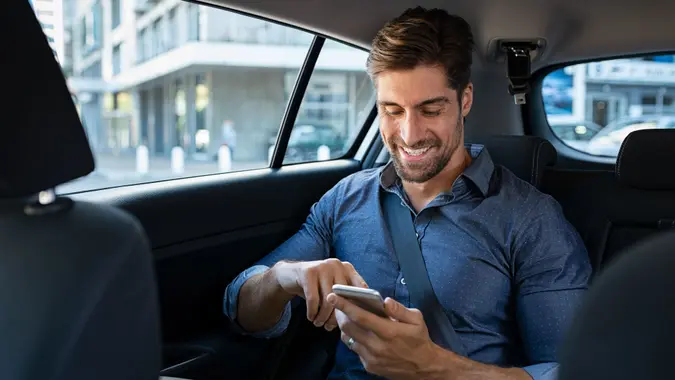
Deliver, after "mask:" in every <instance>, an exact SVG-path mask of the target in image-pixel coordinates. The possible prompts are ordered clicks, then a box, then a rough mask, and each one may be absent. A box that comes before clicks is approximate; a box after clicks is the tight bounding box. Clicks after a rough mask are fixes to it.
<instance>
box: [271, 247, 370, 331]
mask: <svg viewBox="0 0 675 380" xmlns="http://www.w3.org/2000/svg"><path fill="white" fill-rule="evenodd" d="M271 271H272V274H273V275H274V278H275V279H276V281H277V283H278V284H279V286H280V287H281V288H282V289H283V290H284V291H285V292H287V293H288V294H291V295H294V296H300V297H302V298H304V299H305V301H306V302H307V319H308V320H309V321H310V322H312V323H314V325H315V326H317V327H321V326H323V327H324V328H325V329H326V330H328V331H331V330H333V329H334V328H335V327H337V321H336V320H335V313H334V312H333V306H332V305H331V304H330V303H328V301H327V300H326V296H328V295H329V294H330V293H332V292H333V285H334V284H341V285H351V286H358V287H360V288H367V287H368V285H367V284H366V282H365V281H364V280H363V278H362V277H361V276H360V275H359V274H358V272H356V270H355V269H354V266H353V265H352V264H350V263H348V262H346V261H340V260H338V259H326V260H319V261H305V262H285V261H281V262H279V263H277V264H276V265H274V266H273V267H272V270H271Z"/></svg>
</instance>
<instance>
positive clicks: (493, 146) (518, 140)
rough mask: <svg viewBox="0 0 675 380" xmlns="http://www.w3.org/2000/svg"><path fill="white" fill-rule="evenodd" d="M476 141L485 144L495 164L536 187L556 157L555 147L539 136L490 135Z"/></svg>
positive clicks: (553, 163)
mask: <svg viewBox="0 0 675 380" xmlns="http://www.w3.org/2000/svg"><path fill="white" fill-rule="evenodd" d="M477 143H479V144H483V145H485V147H486V148H487V150H488V152H490V157H492V160H493V161H494V162H495V163H496V164H499V165H502V166H504V167H505V168H507V169H509V170H510V171H511V172H513V174H515V175H516V176H517V177H518V178H520V179H522V180H525V181H527V182H529V183H530V184H532V185H533V186H535V187H537V188H539V187H540V186H541V184H542V178H543V174H544V170H545V169H546V168H547V167H550V166H553V165H555V163H556V160H557V159H558V152H557V151H556V150H555V147H553V145H551V143H550V142H548V140H546V139H542V138H541V137H535V136H490V137H485V138H483V139H480V140H477Z"/></svg>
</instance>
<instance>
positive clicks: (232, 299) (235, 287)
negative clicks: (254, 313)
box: [223, 265, 291, 338]
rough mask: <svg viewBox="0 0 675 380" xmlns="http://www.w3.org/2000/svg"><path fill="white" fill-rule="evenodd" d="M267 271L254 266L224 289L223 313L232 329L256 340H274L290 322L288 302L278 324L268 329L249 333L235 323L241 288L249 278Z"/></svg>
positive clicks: (262, 266) (263, 266)
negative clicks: (230, 323) (230, 322)
mask: <svg viewBox="0 0 675 380" xmlns="http://www.w3.org/2000/svg"><path fill="white" fill-rule="evenodd" d="M268 269H270V268H269V267H268V266H265V265H254V266H252V267H250V268H248V269H246V270H245V271H243V272H242V273H241V274H239V275H238V276H237V277H236V278H235V279H234V280H233V281H232V282H231V283H230V284H229V285H228V286H227V288H226V289H225V297H224V298H223V313H224V314H225V316H227V317H228V318H229V319H230V321H232V325H233V326H234V329H235V330H236V331H237V332H239V333H240V334H242V335H250V336H253V337H257V338H276V337H278V336H280V335H281V334H283V333H284V332H285V331H286V329H287V328H288V324H289V322H290V321H291V303H290V302H288V303H287V304H286V306H285V307H284V312H283V314H281V318H280V319H279V322H277V323H276V325H274V326H272V327H271V328H270V329H267V330H265V331H257V332H254V333H249V332H246V331H245V330H244V329H243V328H242V327H241V326H240V325H239V324H238V323H237V300H238V298H239V291H240V290H241V287H242V286H243V285H244V283H245V282H246V281H248V279H249V278H251V277H253V276H256V275H259V274H261V273H264V272H265V271H267V270H268Z"/></svg>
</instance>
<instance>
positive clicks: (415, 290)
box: [382, 191, 466, 356]
mask: <svg viewBox="0 0 675 380" xmlns="http://www.w3.org/2000/svg"><path fill="white" fill-rule="evenodd" d="M382 197H383V207H382V210H383V212H384V218H385V220H386V222H387V226H388V228H389V235H391V239H392V243H393V245H394V251H396V256H397V257H398V263H399V266H400V267H401V271H402V272H403V276H404V277H405V279H406V280H405V281H406V285H407V287H408V291H409V292H410V299H411V301H412V304H413V305H415V306H416V307H417V308H419V310H420V311H421V312H422V315H423V316H424V321H425V322H426V324H427V328H428V330H429V336H430V337H431V340H432V341H434V343H436V344H438V345H440V346H442V347H443V348H445V349H449V350H451V351H453V352H454V353H456V354H458V355H462V356H466V348H465V347H464V344H462V341H461V340H460V339H459V336H458V335H457V332H455V329H454V327H452V323H451V322H450V319H449V318H448V316H447V314H445V311H444V310H443V307H442V306H441V304H440V303H439V302H438V298H436V295H435V294H434V289H433V288H432V287H431V281H430V280H429V274H428V273H427V269H426V265H425V263H424V258H423V257H422V251H421V250H420V246H419V242H418V241H417V236H416V233H415V226H414V225H413V222H412V218H411V215H410V209H409V208H408V207H407V206H405V205H403V204H402V203H401V198H399V196H398V195H396V194H394V193H390V192H388V191H383V194H382Z"/></svg>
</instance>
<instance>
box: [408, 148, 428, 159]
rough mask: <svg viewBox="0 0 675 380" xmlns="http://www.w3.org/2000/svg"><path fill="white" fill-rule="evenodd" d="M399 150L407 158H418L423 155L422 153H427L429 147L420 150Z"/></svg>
mask: <svg viewBox="0 0 675 380" xmlns="http://www.w3.org/2000/svg"><path fill="white" fill-rule="evenodd" d="M401 149H402V150H403V151H404V152H405V153H406V154H407V155H408V156H412V157H419V156H421V155H423V154H424V153H426V152H428V151H429V149H431V147H426V148H422V149H408V148H403V147H401Z"/></svg>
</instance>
